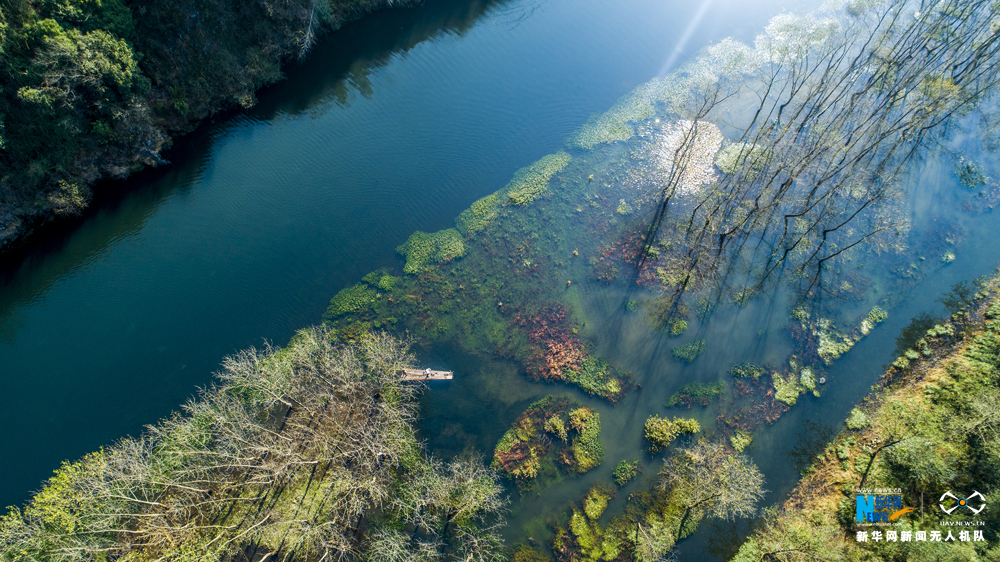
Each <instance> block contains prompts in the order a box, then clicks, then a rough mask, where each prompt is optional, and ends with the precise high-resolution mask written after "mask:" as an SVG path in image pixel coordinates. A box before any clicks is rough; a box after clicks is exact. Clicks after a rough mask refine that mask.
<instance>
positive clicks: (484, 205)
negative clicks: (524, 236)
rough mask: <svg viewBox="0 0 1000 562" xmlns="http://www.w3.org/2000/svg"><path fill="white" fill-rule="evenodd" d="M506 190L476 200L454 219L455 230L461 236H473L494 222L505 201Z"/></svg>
mask: <svg viewBox="0 0 1000 562" xmlns="http://www.w3.org/2000/svg"><path fill="white" fill-rule="evenodd" d="M507 191H508V190H507V188H504V189H501V190H500V191H497V192H495V193H491V194H489V195H487V196H486V197H483V198H481V199H478V200H476V201H475V202H474V203H473V204H472V205H470V206H469V208H468V209H466V210H464V211H462V212H461V213H459V215H458V217H456V218H455V228H457V229H458V231H459V232H461V233H462V235H463V236H467V237H468V236H474V235H475V234H477V233H478V232H480V231H481V230H483V229H484V228H486V226H487V225H489V224H490V223H492V222H493V221H494V220H496V218H497V216H498V215H499V214H500V209H501V208H502V207H503V204H504V201H506V199H507Z"/></svg>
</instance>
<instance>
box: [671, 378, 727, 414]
mask: <svg viewBox="0 0 1000 562" xmlns="http://www.w3.org/2000/svg"><path fill="white" fill-rule="evenodd" d="M725 391H726V384H725V383H723V382H713V383H700V382H692V383H688V384H685V385H684V386H682V387H681V389H680V390H678V391H677V392H675V393H674V394H673V395H672V396H671V397H670V399H669V400H667V407H668V408H671V407H673V406H680V405H684V406H687V407H691V406H693V405H695V404H700V405H702V406H708V404H709V402H711V401H712V400H715V399H716V398H718V397H719V396H722V393H723V392H725Z"/></svg>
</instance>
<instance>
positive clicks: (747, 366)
mask: <svg viewBox="0 0 1000 562" xmlns="http://www.w3.org/2000/svg"><path fill="white" fill-rule="evenodd" d="M766 372H767V370H766V369H765V368H764V367H761V366H760V365H755V364H753V363H737V364H735V365H733V366H732V367H730V368H729V374H730V375H732V376H734V377H736V378H740V379H759V378H760V377H761V375H763V374H764V373H766Z"/></svg>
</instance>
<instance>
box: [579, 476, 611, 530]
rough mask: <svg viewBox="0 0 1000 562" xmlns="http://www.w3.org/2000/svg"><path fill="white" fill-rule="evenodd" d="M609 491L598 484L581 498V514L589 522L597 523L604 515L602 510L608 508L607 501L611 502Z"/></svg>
mask: <svg viewBox="0 0 1000 562" xmlns="http://www.w3.org/2000/svg"><path fill="white" fill-rule="evenodd" d="M611 496H612V493H611V490H608V489H607V488H605V487H604V486H601V485H600V484H598V485H597V486H594V487H593V488H591V489H590V490H589V491H588V492H587V495H586V496H584V498H583V512H584V513H586V514H587V518H588V519H590V520H591V521H597V520H598V519H600V518H601V515H604V510H606V509H607V508H608V501H610V500H611Z"/></svg>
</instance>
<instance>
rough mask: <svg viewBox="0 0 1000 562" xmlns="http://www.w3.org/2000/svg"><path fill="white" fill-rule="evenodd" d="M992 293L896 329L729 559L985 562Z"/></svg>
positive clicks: (995, 344)
mask: <svg viewBox="0 0 1000 562" xmlns="http://www.w3.org/2000/svg"><path fill="white" fill-rule="evenodd" d="M997 288H998V278H997V277H993V278H992V279H991V280H990V281H988V282H986V283H984V284H982V285H981V286H980V287H979V288H978V289H979V290H978V292H976V293H975V294H970V293H966V295H965V297H964V298H962V299H960V300H958V301H955V300H954V296H955V293H961V292H962V291H955V292H953V294H951V295H946V297H945V299H942V302H945V304H950V305H951V306H949V308H952V310H953V314H952V316H951V317H950V318H949V319H948V320H946V321H944V322H941V323H939V324H934V325H933V326H929V327H928V326H926V325H919V324H920V323H921V322H923V319H921V318H919V317H918V318H917V319H916V320H915V321H914V323H912V324H911V326H910V328H908V329H907V330H904V332H903V333H902V334H901V335H900V337H899V338H897V342H898V347H899V348H900V350H902V354H901V355H900V356H899V358H897V359H896V360H895V361H894V362H893V363H892V365H890V366H889V367H888V369H887V370H886V372H885V373H884V375H883V376H882V379H881V381H880V383H879V384H878V385H876V386H874V387H873V389H872V392H871V393H870V394H869V395H868V396H867V397H866V398H865V400H864V401H862V403H861V404H860V405H859V406H858V407H856V408H855V409H854V410H852V411H851V413H850V416H849V417H848V419H847V420H846V422H845V427H844V428H843V429H842V430H841V432H840V433H839V434H838V435H837V436H836V437H835V438H834V439H833V441H831V442H830V443H829V444H828V445H827V447H826V449H825V450H824V451H822V452H821V453H820V455H819V457H818V458H817V459H815V460H814V462H813V464H812V465H811V466H809V467H808V468H807V469H806V470H805V474H804V476H803V478H802V480H801V481H800V482H799V484H798V485H797V486H796V487H795V489H794V491H793V492H792V494H791V496H790V497H789V498H788V499H787V500H786V501H785V503H784V504H783V505H782V506H781V507H780V509H773V510H769V511H767V512H765V516H764V518H763V519H762V522H761V523H760V524H759V526H758V528H757V529H756V531H754V532H753V533H752V534H751V536H750V537H749V539H748V540H747V541H746V542H745V543H744V544H743V546H742V547H741V548H740V550H739V552H738V553H737V555H736V556H735V557H734V558H733V560H734V561H739V562H750V561H762V560H778V561H791V560H926V559H937V560H995V559H996V556H997V555H998V554H1000V546H998V536H997V532H998V530H1000V510H998V509H997V507H996V505H995V504H996V501H997V499H1000V492H998V484H1000V480H998V473H997V470H996V467H997V466H998V464H1000V447H998V444H1000V443H998V433H997V429H998V425H1000V407H998V405H1000V388H998V375H997V366H998V365H1000V299H998V298H997ZM949 298H951V299H952V300H950V301H949V300H947V299H949ZM976 492H978V493H979V495H978V496H977V495H976ZM949 494H950V495H949ZM869 498H876V499H882V498H889V499H888V500H886V502H885V503H884V504H883V503H882V502H881V501H879V502H874V503H873V502H872V501H871V500H870V499H869ZM866 502H867V503H866ZM949 543H951V544H949Z"/></svg>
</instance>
